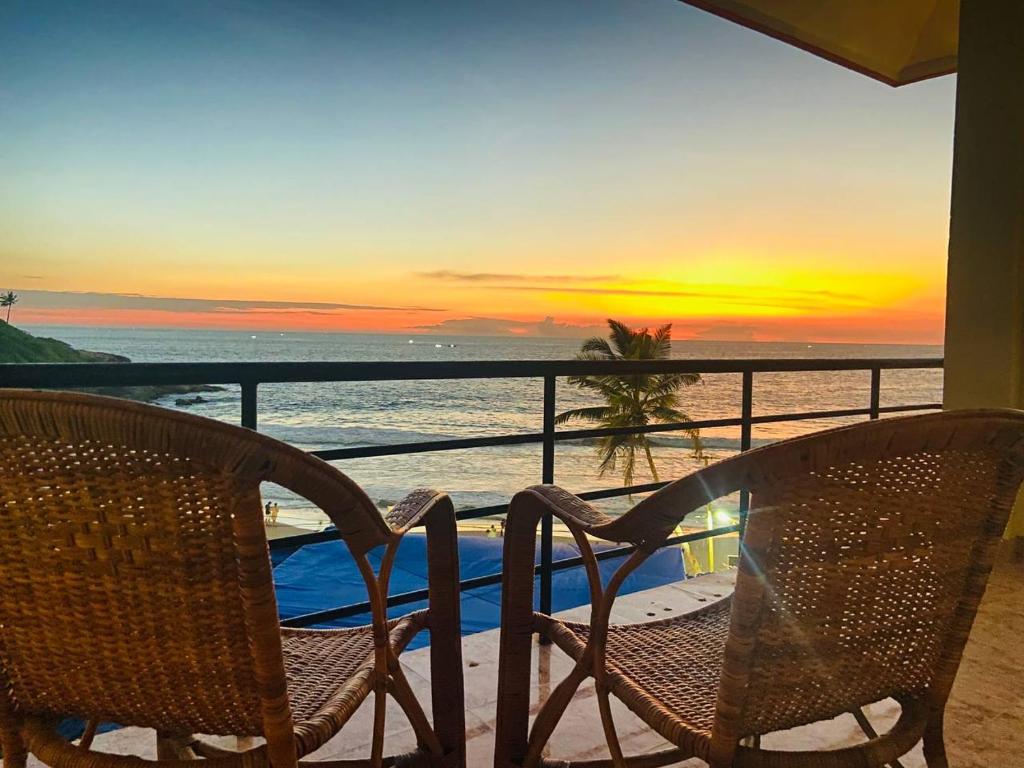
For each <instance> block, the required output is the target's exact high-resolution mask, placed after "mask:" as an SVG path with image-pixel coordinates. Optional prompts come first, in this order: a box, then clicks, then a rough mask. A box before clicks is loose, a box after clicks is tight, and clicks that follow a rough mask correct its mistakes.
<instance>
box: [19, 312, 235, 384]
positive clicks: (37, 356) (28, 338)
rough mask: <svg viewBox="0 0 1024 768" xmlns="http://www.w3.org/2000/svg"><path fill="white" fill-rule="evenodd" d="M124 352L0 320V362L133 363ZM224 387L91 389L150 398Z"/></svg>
mask: <svg viewBox="0 0 1024 768" xmlns="http://www.w3.org/2000/svg"><path fill="white" fill-rule="evenodd" d="M130 362H131V360H130V359H129V358H127V357H125V356H124V355H113V354H111V353H109V352H93V351H91V350H87V349H75V348H74V347H72V346H71V345H70V344H67V343H65V342H63V341H58V340H57V339H49V338H46V337H42V336H33V335H32V334H31V333H26V332H25V331H23V330H21V329H19V328H15V327H14V326H13V325H10V324H8V323H6V322H4V321H3V320H0V364H5V363H130ZM221 389H222V387H215V386H210V385H204V384H199V385H168V386H151V387H97V388H94V389H89V390H87V391H89V392H95V393H97V394H101V395H112V396H114V397H125V398H128V399H129V400H141V401H143V402H149V401H151V400H156V399H158V398H161V397H165V396H167V395H184V394H191V393H193V392H219V391H221Z"/></svg>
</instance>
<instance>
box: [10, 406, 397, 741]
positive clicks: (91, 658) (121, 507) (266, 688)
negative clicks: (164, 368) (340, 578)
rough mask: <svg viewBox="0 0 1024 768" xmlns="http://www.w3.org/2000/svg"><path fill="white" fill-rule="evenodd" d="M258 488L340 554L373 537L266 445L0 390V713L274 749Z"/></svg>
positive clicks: (324, 476) (342, 483) (301, 469)
mask: <svg viewBox="0 0 1024 768" xmlns="http://www.w3.org/2000/svg"><path fill="white" fill-rule="evenodd" d="M264 481H269V482H274V483H278V484H280V485H282V486H285V487H288V488H290V489H292V490H294V491H296V492H297V493H299V494H301V495H303V496H305V497H306V498H308V499H310V500H311V501H313V502H314V503H316V504H317V505H318V506H320V507H321V508H322V509H323V510H324V511H325V512H327V513H328V514H329V515H330V516H331V517H332V519H333V520H334V522H335V524H336V525H337V526H338V528H339V531H340V532H341V534H342V536H343V538H345V539H346V541H347V542H348V544H349V546H350V547H352V548H353V549H354V550H356V551H365V550H367V549H369V548H370V547H373V546H375V545H377V544H379V543H381V542H383V541H384V540H385V538H386V536H387V529H386V527H385V525H384V523H383V521H382V519H381V516H380V515H379V513H378V512H377V511H376V509H375V508H374V507H373V504H372V503H371V502H370V500H369V499H368V498H367V497H366V495H365V494H364V493H363V492H362V491H361V490H360V489H359V488H358V487H357V486H356V485H355V484H354V483H352V482H351V481H350V480H348V479H347V478H346V477H345V476H344V475H342V474H341V473H340V472H337V471H336V470H334V469H333V468H332V467H330V466H329V465H327V464H325V463H324V462H321V461H319V460H317V459H314V458H312V457H310V456H308V455H306V454H304V453H303V452H301V451H299V450H297V449H295V448H291V447H289V446H287V445H285V444H283V443H279V442H277V441H274V440H271V439H269V438H267V437H265V436H261V435H258V434H256V433H254V432H251V431H249V430H244V429H241V428H238V427H233V426H230V425H226V424H222V423H219V422H215V421H211V420H208V419H201V418H198V417H195V416H190V415H187V414H181V413H176V412H173V411H169V410H166V409H162V408H156V407H152V406H146V405H140V404H136V403H128V402H125V401H120V400H114V399H111V398H102V397H94V396H88V395H79V394H70V393H39V392H26V391H17V390H0V697H4V696H5V693H4V691H8V693H7V694H6V701H0V719H2V718H3V715H4V712H5V710H6V712H7V717H9V718H10V717H13V716H14V715H15V713H18V715H19V716H20V715H22V714H25V715H35V716H47V717H60V716H68V715H76V716H84V717H99V718H101V719H103V720H107V721H113V722H118V723H122V724H132V725H140V726H149V727H154V728H158V729H161V730H168V731H182V730H188V731H194V732H199V733H210V734H238V735H247V734H248V735H268V733H267V731H268V728H269V727H271V726H272V727H273V729H275V730H276V732H278V733H285V732H287V739H288V741H289V742H290V741H291V739H292V736H291V714H290V709H289V707H288V698H287V686H286V680H285V671H284V663H283V657H282V651H281V640H280V628H279V624H278V617H277V606H276V602H275V598H274V589H273V579H272V575H271V567H270V561H269V556H268V551H267V540H266V533H265V531H264V522H263V514H262V509H261V506H260V494H259V484H260V483H261V482H264ZM8 725H9V723H8ZM2 726H4V723H2V722H0V727H2ZM269 739H270V736H269V735H268V741H269Z"/></svg>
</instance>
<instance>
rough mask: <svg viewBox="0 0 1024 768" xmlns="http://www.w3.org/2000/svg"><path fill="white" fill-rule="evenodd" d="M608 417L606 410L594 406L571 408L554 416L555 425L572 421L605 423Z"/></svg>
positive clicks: (601, 406)
mask: <svg viewBox="0 0 1024 768" xmlns="http://www.w3.org/2000/svg"><path fill="white" fill-rule="evenodd" d="M608 415H609V413H608V408H607V406H603V405H596V406H594V407H592V408H573V409H571V410H568V411H563V412H562V413H560V414H558V415H557V416H555V424H565V423H566V422H569V421H573V420H574V419H578V420H580V421H605V420H606V419H607V418H608Z"/></svg>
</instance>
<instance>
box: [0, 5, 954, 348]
mask: <svg viewBox="0 0 1024 768" xmlns="http://www.w3.org/2000/svg"><path fill="white" fill-rule="evenodd" d="M0 18H3V19H4V20H5V22H9V23H5V24H0V51H2V53H0V63H2V64H3V66H4V69H5V72H6V73H9V78H8V81H9V82H7V83H5V85H4V89H5V98H4V99H0V126H2V127H3V128H4V131H5V142H6V146H5V147H4V149H3V155H2V156H3V157H4V160H5V169H6V170H5V174H3V175H2V176H0V289H7V288H10V289H13V290H16V291H19V292H21V293H23V300H22V302H21V303H20V304H19V305H17V307H16V308H15V311H14V314H13V317H12V319H13V320H14V322H15V323H16V324H25V325H46V324H69V323H71V324H76V323H77V324H88V325H137V326H154V327H155V326H161V327H188V328H225V329H227V328H236V329H249V330H323V331H331V330H337V331H382V332H393V333H430V332H465V333H481V334H485V335H492V334H536V335H580V336H583V335H587V334H588V333H590V332H592V330H593V329H594V328H599V327H600V326H602V325H603V323H604V319H605V318H607V317H614V318H617V319H621V320H623V321H624V322H627V323H630V324H632V325H635V326H644V325H647V326H652V325H656V324H660V323H663V322H672V323H673V324H674V329H675V333H674V336H675V337H676V338H679V339H685V338H708V339H710V338H723V339H749V340H764V341H773V340H775V341H807V342H827V341H861V342H880V341H892V342H906V343H941V341H942V330H943V329H942V318H943V312H944V302H945V253H946V240H947V229H948V210H949V204H948V198H949V177H950V165H951V154H952V150H951V145H952V110H953V86H954V83H953V80H952V79H951V78H945V79H941V80H936V81H931V82H926V83H921V84H919V85H915V86H910V87H907V88H905V89H901V90H899V91H895V90H892V89H890V88H888V87H886V86H883V85H880V84H878V83H876V82H873V81H870V80H868V79H866V78H863V77H861V76H859V75H856V74H854V73H851V72H849V71H846V70H843V69H840V68H838V67H834V66H832V65H829V64H827V63H825V62H822V61H820V60H818V59H815V58H813V57H811V56H809V55H807V54H804V53H802V52H800V51H797V50H794V49H791V48H788V47H786V46H783V45H780V44H778V43H776V42H774V41H771V40H769V39H767V38H763V37H761V36H758V35H756V34H754V33H751V32H749V31H747V30H743V29H740V28H738V27H736V26H734V25H730V24H728V23H726V22H723V21H721V20H718V19H715V18H713V17H710V16H708V15H707V14H703V13H701V12H698V11H695V10H693V9H691V8H688V7H686V6H683V5H682V4H679V3H676V2H674V0H665V1H664V2H652V3H649V4H636V3H629V2H623V1H622V0H589V1H588V2H584V0H548V1H547V2H544V3H536V4H517V6H516V7H515V8H513V7H510V6H509V5H508V4H505V3H498V2H496V1H495V2H491V1H490V0H481V1H480V2H475V3H471V4H462V3H458V2H456V3H452V4H450V5H449V4H441V5H439V6H437V7H434V8H431V9H426V8H424V7H423V5H422V4H420V3H411V2H387V3H379V2H378V3H372V2H360V1H358V0H354V1H353V2H351V3H346V4H345V5H344V7H341V6H336V5H334V4H324V3H319V2H313V1H312V0H310V1H309V2H294V3H288V4H275V3H270V4H265V3H261V4H257V3H246V2H243V3H240V4H237V5H233V6H231V7H230V8H228V7H211V6H209V4H206V3H201V2H198V1H197V2H192V1H191V0H182V1H181V2H157V3H154V4H151V5H148V6H146V7H138V6H135V5H132V4H128V3H125V4H124V5H120V4H117V3H115V4H109V3H106V4H95V5H93V4H91V3H81V4H74V5H71V6H68V7H65V8H49V9H41V8H30V7H23V8H19V9H18V10H14V9H11V10H9V11H4V12H3V13H0ZM86 19H87V20H88V22H89V23H88V24H86V23H84V21H85V20H86ZM610 53H611V54H613V55H609V54H610ZM83 297H88V298H83ZM132 297H136V298H135V299H134V300H129V299H131V298H132ZM545 318H550V320H548V321H545Z"/></svg>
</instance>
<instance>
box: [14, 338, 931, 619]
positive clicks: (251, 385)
mask: <svg viewBox="0 0 1024 768" xmlns="http://www.w3.org/2000/svg"><path fill="white" fill-rule="evenodd" d="M942 365H943V361H942V359H941V358H895V359H886V358H858V359H840V358H831V359H749V360H744V359H709V360H652V361H639V360H637V361H626V362H616V361H589V360H586V361H584V360H558V361H548V360H541V361H494V362H490V361H479V362H476V361H465V362H399V363H384V362H380V363H368V362H351V363H347V362H337V363H334V362H331V363H327V362H323V363H95V364H94V363H89V364H32V365H0V387H27V388H38V389H79V388H92V387H126V386H161V385H200V384H233V385H237V386H239V387H240V389H241V414H240V423H241V425H242V426H244V427H248V428H249V429H257V427H258V423H259V422H258V411H259V386H260V385H261V384H278V383H300V382H301V383H309V382H368V381H416V380H447V379H502V378H507V379H512V378H515V379H524V378H530V379H542V380H543V383H544V397H543V402H542V412H543V421H542V429H541V431H540V432H526V433H516V434H506V435H489V436H481V437H467V438H459V439H450V440H434V441H426V442H413V443H398V444H392V445H384V446H367V447H361V448H339V449H328V450H319V451H312V452H311V453H312V454H313V455H315V456H318V457H320V458H322V459H324V460H327V461H335V460H340V459H357V458H367V457H371V456H395V455H401V454H412V453H425V452H428V451H453V450H461V449H467V448H484V447H491V446H501V445H523V444H531V443H532V444H538V443H539V444H540V445H541V446H542V453H541V466H540V468H539V469H540V471H539V473H538V480H539V481H540V482H542V483H553V482H554V481H555V445H556V444H557V443H559V442H562V441H567V440H580V439H586V438H596V437H606V436H609V435H619V434H637V433H655V432H672V431H679V430H686V429H712V428H719V427H739V428H740V450H741V451H745V450H747V449H749V448H750V447H751V435H752V429H753V427H754V426H755V425H759V424H772V423H780V422H792V421H804V420H810V419H829V418H840V417H857V416H865V417H867V418H869V419H877V418H879V417H880V416H882V415H883V414H893V413H905V412H910V411H923V410H936V409H939V408H941V407H942V406H941V403H915V404H908V405H894V406H882V405H881V382H882V371H888V370H908V369H929V368H942ZM823 371H870V373H871V386H870V397H869V401H868V403H867V405H866V406H864V407H861V408H846V409H838V410H825V411H802V412H798V413H781V414H771V415H758V416H755V415H754V413H753V402H754V374H756V373H801V372H823ZM659 373H700V374H738V375H740V376H741V377H742V389H741V392H742V396H741V403H740V414H739V415H738V416H736V417H732V418H717V419H705V420H700V421H689V422H684V423H667V424H649V425H645V426H642V427H621V428H600V429H562V430H556V429H555V384H556V381H557V379H558V378H560V377H567V376H582V375H603V374H605V375H606V374H615V375H623V374H659ZM664 485H667V482H658V483H644V484H641V485H633V486H628V487H619V488H604V489H599V490H594V491H589V492H585V493H581V494H580V496H582V498H584V499H587V500H595V499H607V498H613V497H617V496H625V495H631V494H638V493H647V492H650V491H654V490H657V489H658V488H661V487H662V486H664ZM748 505H749V499H748V498H747V495H746V493H745V492H744V493H742V494H741V495H740V501H739V512H740V515H739V522H738V523H736V524H733V525H727V526H721V527H717V528H710V529H707V530H700V531H696V532H691V533H686V534H683V535H679V536H674V537H671V538H669V539H668V540H667V541H666V542H665V545H666V546H670V545H679V544H683V543H685V542H692V541H698V540H702V539H710V538H712V537H716V536H722V535H726V534H731V533H738V532H741V531H742V529H743V524H744V521H745V516H746V512H747V508H748ZM504 512H505V506H504V505H496V506H488V507H476V508H473V509H463V510H459V511H458V513H457V517H458V518H459V519H460V520H468V519H473V518H479V517H486V516H490V515H498V514H502V513H504ZM334 538H337V534H336V533H334V532H332V531H324V532H319V533H309V534H300V535H297V536H290V537H287V538H282V539H275V540H273V541H271V543H270V547H271V549H281V548H292V547H296V546H301V545H304V544H312V543H317V542H322V541H327V540H331V539H334ZM553 539H554V536H553V526H552V520H551V518H550V517H548V518H546V519H544V520H543V521H542V523H541V539H540V552H541V561H540V564H539V566H538V571H539V574H540V590H539V592H540V609H541V611H543V612H545V613H550V612H551V581H552V574H553V573H554V572H555V571H559V570H563V569H566V568H573V567H577V566H579V565H581V564H582V563H583V559H582V558H579V557H572V558H564V559H560V560H557V561H553V560H552V551H553ZM632 549H633V547H631V546H622V547H613V548H609V549H605V550H602V551H601V552H600V553H599V554H598V555H597V557H598V558H599V559H605V558H612V557H618V556H621V555H623V554H626V553H628V552H631V551H632ZM501 577H502V574H501V573H500V572H499V573H494V574H489V575H486V576H480V577H477V578H473V579H466V580H464V581H462V582H461V586H462V589H464V590H468V589H473V588H475V587H483V586H487V585H492V584H497V583H500V581H501ZM426 598H427V590H425V589H423V590H416V591H411V592H404V593H402V594H398V595H392V596H389V599H388V605H389V606H395V605H403V604H407V603H412V602H417V601H420V600H425V599H426ZM369 610H370V605H369V603H367V602H363V603H355V604H350V605H344V606H339V607H337V608H331V609H328V610H323V611H317V612H315V613H309V614H306V615H303V616H295V617H292V618H289V619H286V620H284V621H283V622H282V624H284V625H286V626H310V625H313V624H320V623H323V622H327V621H332V620H335V619H340V618H343V617H347V616H354V615H357V614H361V613H366V612H368V611H369Z"/></svg>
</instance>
